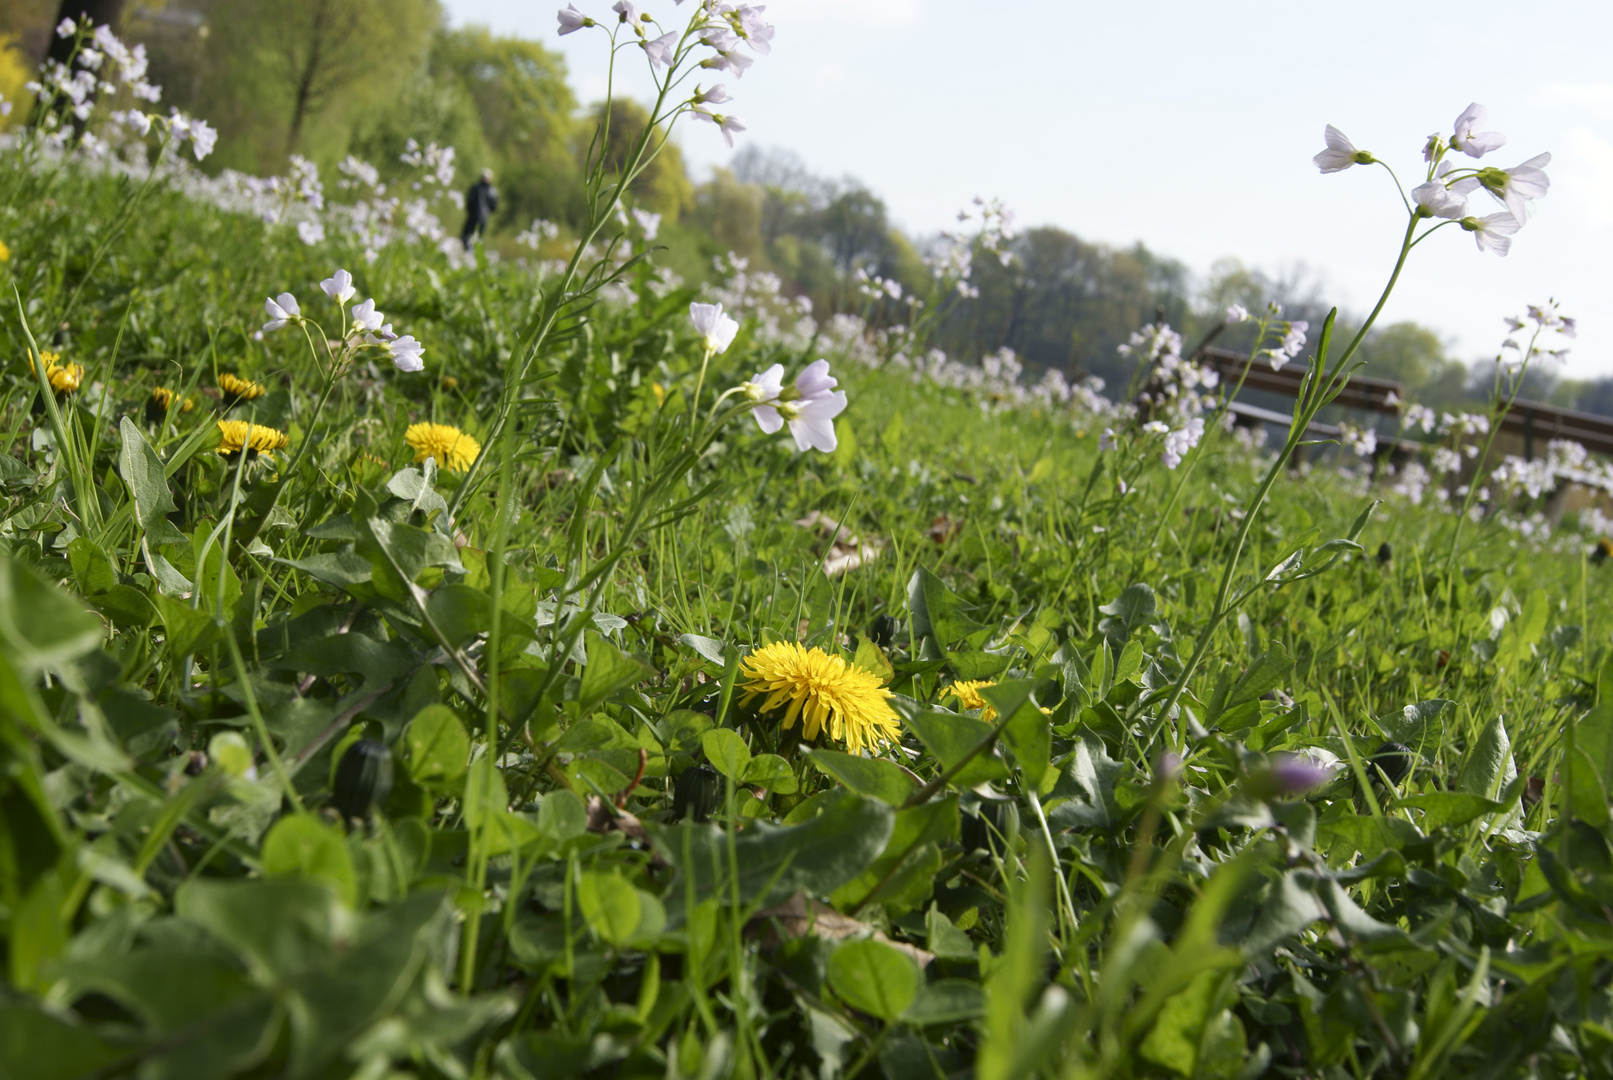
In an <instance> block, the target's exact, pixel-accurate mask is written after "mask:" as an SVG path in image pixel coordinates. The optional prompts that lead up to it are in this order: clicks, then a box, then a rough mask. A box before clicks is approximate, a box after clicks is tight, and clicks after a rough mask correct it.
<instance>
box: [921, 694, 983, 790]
mask: <svg viewBox="0 0 1613 1080" xmlns="http://www.w3.org/2000/svg"><path fill="white" fill-rule="evenodd" d="M909 712H910V715H907V716H906V717H905V719H906V722H907V726H908V727H909V728H911V729H912V731H913V733H914V734H915V735H917V736H918V737H919V741H921V742H922V743H924V747H925V749H927V750H928V751H929V752H930V753H931V754H933V755H935V757H936V760H938V761H939V762H940V763H941V767H942V768H943V769H951V768H952V767H953V766H955V765H957V764H958V762H960V761H962V760H963V759H964V758H965V757H967V756H968V754H969V753H970V751H972V750H974V749H975V747H977V746H979V745H980V744H981V743H982V742H984V741H985V740H986V739H988V738H989V737H990V735H991V727H992V726H991V725H990V724H987V723H984V722H983V721H980V720H976V719H975V718H974V717H972V716H959V715H956V714H954V713H948V712H939V711H934V712H932V711H928V710H909ZM1007 775H1008V763H1007V762H1006V761H1004V760H1003V759H1002V757H1001V755H999V754H998V753H997V752H996V750H995V749H993V748H991V747H987V748H986V749H985V750H982V751H981V752H980V753H978V754H975V756H974V757H973V758H971V759H970V760H969V763H968V764H967V765H964V766H963V768H962V769H961V770H960V771H959V772H958V773H957V774H956V775H955V776H954V777H953V778H952V784H953V786H955V787H960V788H970V787H974V786H975V785H976V784H983V783H987V782H989V781H992V780H1001V779H1002V778H1003V777H1005V776H1007Z"/></svg>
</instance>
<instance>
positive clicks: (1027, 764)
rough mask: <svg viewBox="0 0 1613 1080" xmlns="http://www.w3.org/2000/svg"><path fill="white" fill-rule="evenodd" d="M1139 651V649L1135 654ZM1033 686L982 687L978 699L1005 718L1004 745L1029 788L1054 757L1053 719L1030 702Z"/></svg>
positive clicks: (1018, 683)
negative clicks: (983, 700) (1017, 765)
mask: <svg viewBox="0 0 1613 1080" xmlns="http://www.w3.org/2000/svg"><path fill="white" fill-rule="evenodd" d="M1128 649H1129V646H1128ZM1141 651H1142V650H1141V649H1140V648H1139V649H1138V652H1139V653H1141ZM1035 685H1036V684H1035V682H1034V681H1033V680H1031V679H1016V680H1013V681H1010V682H1001V683H998V684H997V685H995V686H987V687H982V688H981V691H980V696H981V697H983V698H985V699H986V700H987V701H989V702H991V704H992V706H993V707H994V708H995V709H996V710H997V713H998V715H999V716H1006V717H1008V722H1007V723H1006V724H1004V725H1003V732H1002V739H1003V742H1005V743H1007V744H1008V749H1009V750H1011V751H1013V754H1014V760H1016V761H1018V762H1019V768H1020V772H1021V773H1022V774H1023V775H1024V776H1025V778H1026V782H1027V783H1028V784H1029V785H1030V786H1032V787H1035V786H1036V785H1037V784H1038V783H1039V782H1040V781H1041V778H1042V775H1043V774H1044V773H1046V772H1047V763H1048V761H1049V759H1050V758H1051V757H1052V754H1053V718H1052V717H1051V716H1048V715H1047V714H1046V713H1044V712H1042V710H1041V709H1040V708H1038V707H1037V705H1036V702H1035V701H1033V700H1032V699H1031V696H1030V695H1031V689H1032V687H1034V686H1035Z"/></svg>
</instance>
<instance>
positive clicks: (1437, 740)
mask: <svg viewBox="0 0 1613 1080" xmlns="http://www.w3.org/2000/svg"><path fill="white" fill-rule="evenodd" d="M1453 704H1455V702H1452V701H1449V700H1447V699H1445V698H1432V699H1430V700H1428V701H1419V702H1417V703H1416V704H1415V705H1407V706H1406V707H1405V708H1404V709H1402V710H1401V711H1400V712H1398V713H1389V714H1388V715H1385V716H1380V717H1378V727H1379V728H1380V729H1381V730H1382V731H1383V733H1384V734H1385V735H1387V736H1389V738H1391V739H1393V740H1394V741H1395V742H1397V743H1400V744H1401V745H1403V746H1408V747H1410V748H1411V752H1412V753H1414V754H1420V755H1422V756H1423V757H1425V758H1429V759H1432V758H1433V756H1434V754H1436V753H1437V752H1438V751H1439V748H1440V745H1441V744H1442V743H1443V742H1444V740H1445V721H1444V719H1443V717H1444V713H1445V710H1446V709H1448V708H1450V707H1451V706H1452V705H1453Z"/></svg>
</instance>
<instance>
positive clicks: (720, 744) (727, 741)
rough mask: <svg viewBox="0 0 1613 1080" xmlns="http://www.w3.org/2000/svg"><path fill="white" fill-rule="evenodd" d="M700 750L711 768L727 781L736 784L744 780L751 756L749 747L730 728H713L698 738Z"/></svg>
mask: <svg viewBox="0 0 1613 1080" xmlns="http://www.w3.org/2000/svg"><path fill="white" fill-rule="evenodd" d="M700 748H701V749H702V750H704V751H705V753H706V760H707V761H709V762H711V767H712V768H714V769H716V770H717V771H718V772H720V773H722V774H723V775H724V776H726V777H728V779H730V780H732V781H733V782H734V783H736V784H737V783H739V782H740V781H741V780H742V779H743V778H744V776H745V769H746V767H748V766H749V765H750V761H751V756H750V747H748V746H746V745H745V740H744V739H743V738H741V737H740V734H739V732H737V731H734V730H733V729H731V728H713V729H712V730H710V731H708V732H706V733H705V734H704V735H702V736H700Z"/></svg>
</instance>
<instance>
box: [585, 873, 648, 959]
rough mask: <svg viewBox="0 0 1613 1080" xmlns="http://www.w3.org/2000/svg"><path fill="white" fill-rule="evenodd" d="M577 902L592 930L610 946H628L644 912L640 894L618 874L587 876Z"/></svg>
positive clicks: (589, 874) (586, 874)
mask: <svg viewBox="0 0 1613 1080" xmlns="http://www.w3.org/2000/svg"><path fill="white" fill-rule="evenodd" d="M577 901H578V903H579V905H580V906H581V907H582V914H583V918H585V919H587V920H588V926H589V928H590V929H592V930H593V932H594V933H596V934H598V935H599V937H600V938H601V940H603V941H606V942H608V943H609V944H611V945H625V944H626V943H627V942H628V941H629V940H630V939H631V938H632V937H633V933H634V931H636V930H637V929H638V924H639V916H640V914H641V913H642V911H643V908H642V906H641V905H640V903H639V894H638V890H637V889H635V888H633V886H632V884H631V883H630V882H629V881H628V880H627V879H626V878H624V877H622V876H621V875H619V874H598V873H594V872H592V871H590V872H587V873H584V874H583V875H582V880H581V881H580V882H578V884H577Z"/></svg>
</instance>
